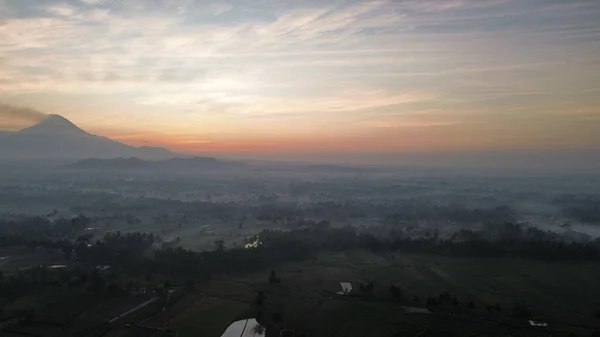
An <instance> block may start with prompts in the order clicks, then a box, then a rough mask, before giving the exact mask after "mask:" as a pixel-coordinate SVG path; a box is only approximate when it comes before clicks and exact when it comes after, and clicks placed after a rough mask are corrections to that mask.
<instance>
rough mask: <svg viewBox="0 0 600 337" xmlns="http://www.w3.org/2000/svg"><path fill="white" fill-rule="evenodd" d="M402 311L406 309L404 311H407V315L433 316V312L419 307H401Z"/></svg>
mask: <svg viewBox="0 0 600 337" xmlns="http://www.w3.org/2000/svg"><path fill="white" fill-rule="evenodd" d="M401 308H402V309H404V311H406V313H407V314H427V315H429V314H431V311H429V310H428V309H427V308H418V307H406V306H401Z"/></svg>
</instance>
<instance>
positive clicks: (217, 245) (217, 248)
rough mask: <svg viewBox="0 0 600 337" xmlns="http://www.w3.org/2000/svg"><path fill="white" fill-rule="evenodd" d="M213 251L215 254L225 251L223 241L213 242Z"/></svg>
mask: <svg viewBox="0 0 600 337" xmlns="http://www.w3.org/2000/svg"><path fill="white" fill-rule="evenodd" d="M215 251H216V252H223V251H225V241H223V240H217V241H215Z"/></svg>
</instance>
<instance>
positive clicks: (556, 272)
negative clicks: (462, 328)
mask: <svg viewBox="0 0 600 337" xmlns="http://www.w3.org/2000/svg"><path fill="white" fill-rule="evenodd" d="M336 266H344V267H336ZM318 267H327V268H335V269H337V274H336V273H332V276H331V277H334V278H335V276H338V275H340V274H341V275H343V271H340V270H339V269H338V268H342V269H345V270H347V272H348V273H354V275H356V273H355V272H356V271H357V270H358V271H359V272H358V275H359V276H360V278H359V280H355V279H354V280H355V281H360V282H367V281H372V282H374V284H375V287H374V293H375V294H376V295H378V296H389V287H390V285H391V284H396V285H399V286H400V287H401V288H402V290H403V292H404V295H405V296H406V297H408V298H412V297H414V296H417V297H418V298H420V299H421V300H424V299H425V298H426V297H427V296H436V295H437V294H439V293H440V292H444V291H448V292H450V293H451V294H453V295H454V296H456V297H457V298H458V299H459V300H462V301H473V302H474V304H475V305H477V306H478V307H479V308H480V309H483V307H484V306H485V305H493V304H496V303H499V304H500V306H502V307H505V309H509V308H511V307H513V306H514V305H515V304H518V303H520V304H524V305H527V306H530V307H531V308H532V310H533V313H534V315H538V316H540V317H544V318H548V319H551V320H557V321H563V322H568V323H572V324H586V323H587V324H590V323H597V320H596V318H595V317H594V312H595V311H596V310H597V309H596V308H600V288H598V287H597V284H599V283H600V264H597V263H581V262H555V261H554V262H552V263H547V262H544V261H534V260H522V259H508V258H502V259H488V258H486V259H479V258H456V257H445V256H437V255H411V254H399V253H396V254H386V255H378V254H372V253H370V252H366V251H354V252H348V253H345V254H340V253H336V254H333V255H324V256H322V257H319V259H317V261H316V262H315V263H314V265H313V266H311V267H309V268H306V269H305V271H308V274H306V272H305V277H306V275H311V273H310V270H311V269H317V268H318ZM334 275H335V276H334ZM347 276H348V277H347V279H348V280H353V278H352V277H350V276H349V275H347ZM282 277H285V276H282ZM321 277H323V276H322V275H321V276H319V278H321ZM332 281H346V280H345V279H342V278H341V277H340V278H336V280H332ZM355 288H356V287H355ZM505 314H508V312H506V313H505Z"/></svg>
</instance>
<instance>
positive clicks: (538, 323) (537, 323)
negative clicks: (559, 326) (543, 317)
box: [529, 320, 548, 328]
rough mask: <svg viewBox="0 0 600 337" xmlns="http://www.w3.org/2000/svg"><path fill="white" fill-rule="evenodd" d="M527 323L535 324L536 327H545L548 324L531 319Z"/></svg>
mask: <svg viewBox="0 0 600 337" xmlns="http://www.w3.org/2000/svg"><path fill="white" fill-rule="evenodd" d="M529 325H531V326H537V327H540V328H545V327H547V326H548V323H544V322H538V321H531V320H530V321H529Z"/></svg>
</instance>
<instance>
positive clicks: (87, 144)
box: [0, 115, 183, 160]
mask: <svg viewBox="0 0 600 337" xmlns="http://www.w3.org/2000/svg"><path fill="white" fill-rule="evenodd" d="M90 157H94V158H119V157H138V158H141V159H146V160H161V159H169V158H175V157H183V155H180V154H177V153H174V152H171V151H169V150H167V149H165V148H160V147H134V146H129V145H126V144H123V143H119V142H117V141H114V140H112V139H109V138H106V137H100V136H96V135H92V134H90V133H88V132H86V131H84V130H82V129H80V128H79V127H78V126H77V125H75V124H73V123H71V122H70V121H69V120H68V119H66V118H64V117H62V116H59V115H48V116H47V117H46V118H45V119H44V120H42V121H41V122H39V123H37V124H35V125H33V126H30V127H28V128H25V129H23V130H21V131H18V132H3V133H0V158H3V159H5V160H10V159H53V160H57V159H65V160H66V159H68V160H76V159H83V158H90Z"/></svg>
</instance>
